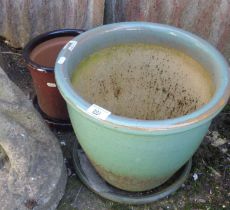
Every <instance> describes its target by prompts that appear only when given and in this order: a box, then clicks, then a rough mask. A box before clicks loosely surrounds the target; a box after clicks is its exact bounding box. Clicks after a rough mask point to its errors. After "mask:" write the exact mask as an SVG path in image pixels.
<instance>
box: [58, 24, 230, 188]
mask: <svg viewBox="0 0 230 210" xmlns="http://www.w3.org/2000/svg"><path fill="white" fill-rule="evenodd" d="M73 40H74V41H76V46H75V47H74V49H73V50H72V51H71V50H68V44H67V47H65V48H64V49H63V50H62V51H61V52H60V54H59V57H58V59H57V61H58V60H59V59H60V58H61V57H65V61H64V63H63V64H59V63H58V62H56V66H55V76H56V82H57V85H58V88H59V90H60V92H61V94H62V95H63V97H64V99H65V100H66V102H67V104H68V111H69V114H70V119H71V122H72V125H73V127H74V131H75V133H76V135H77V137H78V140H79V142H80V144H81V146H82V148H83V149H84V151H85V152H86V154H87V156H88V157H89V158H90V160H91V161H92V163H93V164H94V166H95V167H96V169H97V170H98V171H99V173H100V174H101V175H102V176H103V178H104V179H105V180H107V181H108V182H110V183H111V184H113V185H114V186H117V187H119V188H122V189H126V190H129V191H142V190H147V189H151V188H154V187H156V186H158V185H160V184H162V182H164V181H166V180H167V179H168V178H169V177H170V176H172V175H173V174H174V173H175V172H176V171H177V170H178V169H179V168H180V167H181V166H182V165H183V164H185V162H187V161H188V160H189V159H190V158H191V156H192V155H193V154H194V152H195V151H196V150H197V148H198V147H199V145H200V143H201V142H202V139H203V137H204V135H205V134H206V132H207V130H208V127H209V125H210V123H211V120H212V119H213V117H215V116H216V115H217V114H218V113H219V112H220V111H221V109H222V108H223V107H224V105H225V104H226V103H227V100H228V97H229V94H230V87H229V70H228V65H227V62H226V61H225V59H224V58H223V56H222V55H221V54H220V53H219V52H218V51H217V50H216V49H215V48H214V47H212V46H211V45H210V44H209V43H208V42H206V41H204V40H203V39H201V38H199V37H197V36H195V35H193V34H191V33H189V32H186V31H183V30H181V29H178V28H175V27H171V26H167V25H161V24H153V23H144V22H129V23H116V24H110V25H105V26H100V27H98V28H95V29H92V30H90V31H88V32H85V33H83V34H81V35H80V36H78V37H76V38H74V39H73ZM128 42H129V43H130V42H143V43H154V44H160V45H165V46H168V47H173V48H176V49H179V50H181V51H183V52H185V53H187V54H188V55H190V56H191V57H193V58H194V59H196V60H197V61H198V62H200V63H201V64H202V65H203V66H204V67H205V68H206V69H208V70H209V71H210V73H211V74H212V76H213V82H214V84H215V85H216V91H215V94H214V96H213V98H212V99H211V101H210V102H209V103H208V104H206V105H205V106H203V107H201V108H200V109H198V110H196V111H195V112H193V113H191V114H188V115H184V116H182V117H178V118H174V119H168V120H160V121H144V120H136V119H130V118H125V117H120V116H116V115H113V114H111V115H109V116H108V117H107V118H106V119H105V120H101V119H97V118H95V117H93V116H91V115H89V114H88V113H87V109H88V108H89V107H90V106H91V104H89V103H88V102H87V101H85V100H84V99H83V98H81V97H80V96H79V95H78V94H77V93H76V92H75V91H74V90H73V88H72V85H71V83H70V78H71V75H72V73H73V71H74V70H75V69H76V66H77V65H78V64H79V63H80V62H81V61H82V59H84V58H85V57H87V56H88V55H90V54H92V53H93V52H95V51H97V50H99V49H102V48H104V47H108V46H111V45H114V44H121V43H128ZM97 166H100V168H101V167H102V168H103V170H106V171H107V172H108V173H106V174H104V173H102V172H101V171H100V169H99V168H98V167H97ZM117 177H119V179H121V180H118V179H117ZM124 177H128V178H130V179H128V181H127V179H122V178H124ZM130 180H131V181H130ZM154 180H155V181H154ZM129 181H130V182H129Z"/></svg>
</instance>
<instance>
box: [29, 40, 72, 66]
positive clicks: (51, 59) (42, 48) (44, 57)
mask: <svg viewBox="0 0 230 210" xmlns="http://www.w3.org/2000/svg"><path fill="white" fill-rule="evenodd" d="M73 38H74V36H64V37H57V38H53V39H50V40H47V41H44V42H42V43H41V44H39V45H38V46H36V47H35V48H34V49H33V50H32V52H31V54H30V59H31V60H32V61H33V62H35V63H37V64H39V65H41V66H45V67H54V65H55V61H56V59H57V56H58V53H59V52H60V50H61V49H62V48H63V46H64V45H65V44H66V43H67V42H68V41H70V40H71V39H73Z"/></svg>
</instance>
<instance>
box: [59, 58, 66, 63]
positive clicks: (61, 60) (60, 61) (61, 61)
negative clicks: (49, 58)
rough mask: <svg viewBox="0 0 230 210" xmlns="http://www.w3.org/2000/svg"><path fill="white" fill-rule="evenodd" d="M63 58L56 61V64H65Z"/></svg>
mask: <svg viewBox="0 0 230 210" xmlns="http://www.w3.org/2000/svg"><path fill="white" fill-rule="evenodd" d="M65 59H66V58H65V57H60V58H59V59H58V63H59V64H63V63H64V62H65Z"/></svg>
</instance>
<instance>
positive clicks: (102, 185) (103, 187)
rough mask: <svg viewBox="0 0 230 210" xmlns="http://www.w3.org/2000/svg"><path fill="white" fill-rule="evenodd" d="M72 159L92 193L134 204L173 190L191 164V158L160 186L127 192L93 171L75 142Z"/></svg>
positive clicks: (178, 184) (150, 200) (187, 172)
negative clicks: (142, 190)
mask: <svg viewBox="0 0 230 210" xmlns="http://www.w3.org/2000/svg"><path fill="white" fill-rule="evenodd" d="M73 160H74V167H75V170H76V173H77V174H78V176H79V178H80V179H81V181H82V182H83V183H84V184H85V185H86V186H87V187H88V188H89V189H90V190H92V191H93V192H94V193H96V194H98V195H100V196H101V197H103V198H106V199H109V200H111V201H115V202H119V203H125V204H135V205H136V204H146V203H151V202H154V201H157V200H160V199H162V198H164V197H166V196H168V195H170V194H171V193H173V192H175V191H176V190H177V189H178V188H180V186H181V185H182V184H183V183H184V181H185V180H186V178H187V177H188V175H189V172H190V170H191V166H192V159H190V160H189V161H188V162H187V163H186V164H185V165H184V166H183V167H182V168H181V169H180V170H178V171H177V172H176V173H175V174H174V175H173V176H172V177H171V178H170V179H169V180H168V181H167V182H165V183H164V184H162V185H161V186H159V187H157V188H154V189H152V190H148V191H144V192H128V191H124V190H120V189H117V188H115V187H113V186H112V185H110V184H108V183H107V182H105V181H104V180H103V179H102V178H101V177H100V176H99V175H98V173H97V172H96V171H95V169H94V168H93V166H92V165H91V163H90V162H89V160H88V158H87V157H86V155H85V153H84V151H83V150H82V149H81V147H80V145H79V144H78V143H77V142H75V143H74V147H73Z"/></svg>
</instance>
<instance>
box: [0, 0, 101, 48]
mask: <svg viewBox="0 0 230 210" xmlns="http://www.w3.org/2000/svg"><path fill="white" fill-rule="evenodd" d="M103 17H104V0H87V1H86V0H58V1H47V0H31V1H27V0H17V1H15V0H1V1H0V36H3V37H5V38H6V39H7V40H9V42H10V44H11V45H12V46H13V47H23V46H24V45H25V44H26V43H27V42H28V41H29V40H30V39H31V38H32V37H35V36H37V35H38V34H40V33H43V32H47V31H51V30H55V29H59V28H84V29H89V28H92V27H95V26H97V25H101V24H102V23H103Z"/></svg>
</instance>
